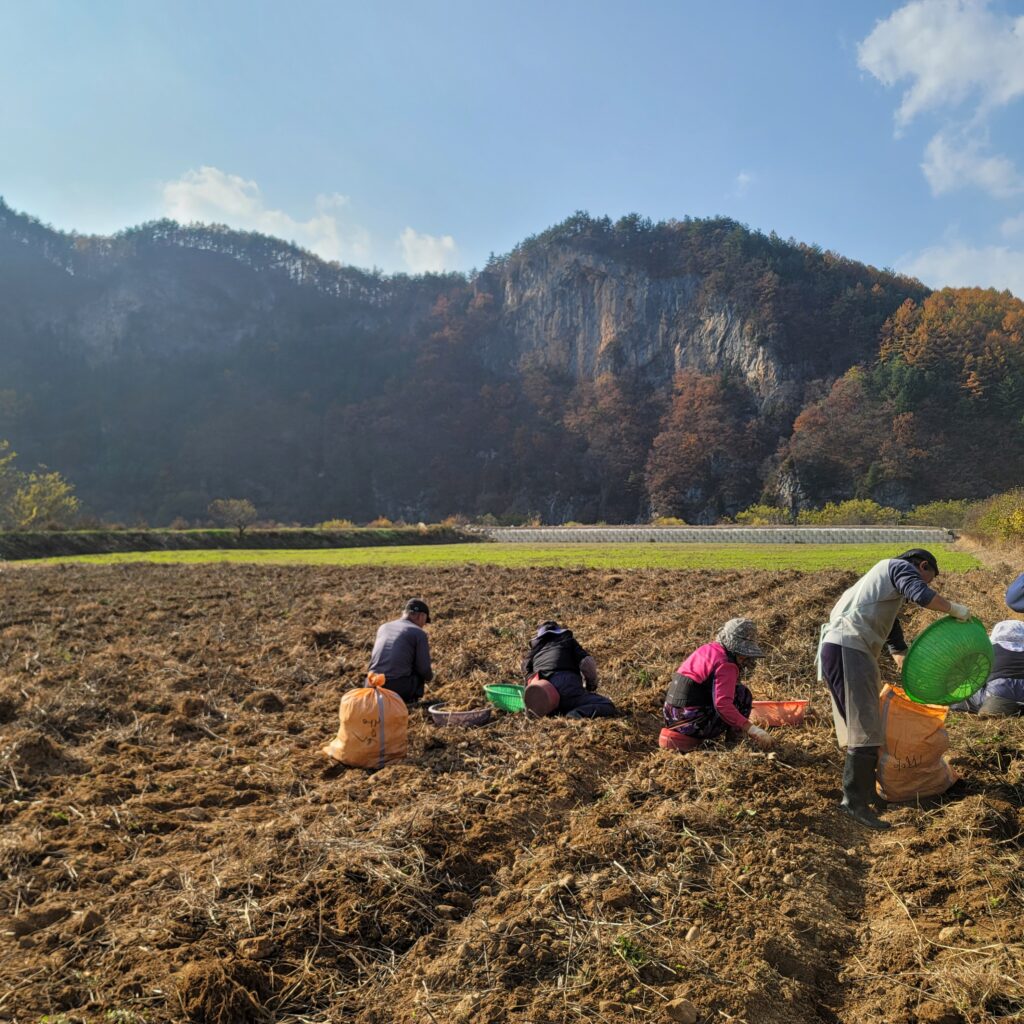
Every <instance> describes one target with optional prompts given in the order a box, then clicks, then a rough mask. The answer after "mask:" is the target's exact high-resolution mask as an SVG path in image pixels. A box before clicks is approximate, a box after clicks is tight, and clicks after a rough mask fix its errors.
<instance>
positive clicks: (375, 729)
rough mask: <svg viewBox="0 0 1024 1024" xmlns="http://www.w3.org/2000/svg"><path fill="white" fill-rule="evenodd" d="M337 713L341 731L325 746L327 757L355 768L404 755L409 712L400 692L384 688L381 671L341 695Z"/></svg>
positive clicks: (406, 747)
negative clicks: (358, 686)
mask: <svg viewBox="0 0 1024 1024" xmlns="http://www.w3.org/2000/svg"><path fill="white" fill-rule="evenodd" d="M338 717H339V719H340V720H341V721H340V724H339V726H338V735H337V736H336V737H335V738H334V739H333V740H331V742H330V743H328V744H327V746H325V747H324V748H323V752H324V753H325V754H326V755H327V756H328V757H332V758H334V760H335V761H340V762H341V763H342V764H347V765H349V766H350V767H352V768H383V767H384V765H386V764H390V763H391V762H392V761H401V760H402V758H403V757H405V754H406V751H407V750H408V747H409V743H408V730H409V712H408V710H406V707H405V701H403V700H402V698H401V697H399V696H398V694H397V693H395V692H394V691H393V690H385V689H384V676H382V675H381V674H380V673H379V672H371V673H370V674H369V675H368V676H367V677H366V686H363V687H360V688H359V689H358V690H349V692H348V693H346V694H345V696H344V697H342V698H341V707H340V708H339V709H338Z"/></svg>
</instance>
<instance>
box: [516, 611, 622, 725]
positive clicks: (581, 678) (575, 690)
mask: <svg viewBox="0 0 1024 1024" xmlns="http://www.w3.org/2000/svg"><path fill="white" fill-rule="evenodd" d="M522 671H523V675H524V676H526V678H527V680H528V681H529V680H531V679H532V678H534V677H540V679H543V680H546V681H547V682H549V683H550V684H551V685H552V686H553V687H554V688H555V689H556V690H557V691H558V707H557V708H556V709H555V711H554V714H558V715H565V717H566V718H612V717H613V716H614V715H616V714H617V713H618V712H617V710H616V707H615V705H614V704H613V703H612V702H611V700H609V698H607V697H605V696H604V695H603V694H600V693H598V692H597V662H596V661H595V660H594V657H593V655H592V654H590V653H589V652H588V651H586V650H585V649H584V648H583V647H582V646H581V645H580V643H579V641H578V640H577V639H576V637H574V636H573V634H572V630H571V629H566V628H565V627H564V626H560V625H559V624H558V623H557V622H555V621H554V620H552V619H548V620H547V621H545V622H542V623H541V624H540V625H539V626H538V627H537V632H536V633H535V634H534V636H533V639H531V640H530V645H529V647H528V648H527V651H526V654H524V655H523V661H522Z"/></svg>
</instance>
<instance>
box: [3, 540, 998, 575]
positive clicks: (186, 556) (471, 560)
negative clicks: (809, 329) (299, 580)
mask: <svg viewBox="0 0 1024 1024" xmlns="http://www.w3.org/2000/svg"><path fill="white" fill-rule="evenodd" d="M896 554H899V549H898V546H894V545H891V544H644V543H641V544H434V545H426V546H419V545H417V546H415V547H388V548H379V547H378V548H338V549H330V550H287V551H282V550H268V551H259V550H253V551H247V550H242V551H238V550H234V551H226V550H215V551H146V552H140V553H138V554H132V553H125V552H121V553H117V554H108V555H78V556H75V557H69V558H44V559H36V560H32V561H24V562H19V563H11V564H12V565H13V564H18V565H26V566H28V565H52V564H57V563H60V564H72V563H88V564H91V565H120V564H124V563H125V562H151V563H156V564H160V565H205V564H208V563H211V562H243V563H245V564H248V565H379V566H389V565H396V566H451V565H470V564H476V565H500V566H508V567H511V568H526V567H529V566H556V567H561V568H577V567H589V568H599V569H800V570H804V571H807V572H813V571H816V570H818V569H852V570H855V571H857V572H864V571H865V570H866V569H869V568H870V567H871V566H872V565H874V564H875V562H878V561H880V560H881V559H883V558H892V557H893V555H896ZM935 556H936V557H937V558H938V560H939V567H940V568H941V569H942V571H943V572H964V571H966V570H968V569H976V568H978V567H979V566H980V564H981V563H980V562H978V561H977V559H975V558H974V557H973V556H971V555H968V554H966V553H965V552H962V551H956V550H954V549H953V548H951V547H948V546H947V545H937V546H936V550H935Z"/></svg>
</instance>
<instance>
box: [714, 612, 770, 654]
mask: <svg viewBox="0 0 1024 1024" xmlns="http://www.w3.org/2000/svg"><path fill="white" fill-rule="evenodd" d="M715 639H716V640H717V641H718V642H719V643H720V644H721V645H722V646H723V647H724V648H725V649H726V650H727V651H728V652H729V653H730V654H743V655H745V656H746V657H748V658H763V657H764V651H763V650H761V647H760V645H759V644H758V642H757V626H755V625H754V623H753V622H751V620H750V619H730V620H729V621H728V622H727V623H726V624H725V625H724V626H723V627H722V628H721V629H720V630H719V631H718V633H717V634H716V635H715Z"/></svg>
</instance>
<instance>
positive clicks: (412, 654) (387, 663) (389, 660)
mask: <svg viewBox="0 0 1024 1024" xmlns="http://www.w3.org/2000/svg"><path fill="white" fill-rule="evenodd" d="M429 621H430V609H429V608H428V607H427V604H426V602H425V601H421V600H420V599H419V598H418V597H414V598H412V599H411V600H409V601H407V602H406V604H405V611H404V612H403V613H402V617H401V618H400V619H395V620H394V621H393V622H385V623H384V625H383V626H381V627H380V629H378V630H377V639H376V640H374V642H373V653H372V654H371V655H370V671H371V672H380V673H381V674H382V675H383V676H384V678H385V680H386V682H385V683H384V686H385V689H388V690H394V691H395V693H397V694H398V696H399V697H401V698H402V700H404V701H405V703H406V704H415V703H416V701H418V700H419V699H420V698H421V697H422V696H423V686H424V684H425V683H429V682H430V680H431V679H433V678H434V669H433V666H432V665H431V663H430V641H429V640H428V639H427V634H426V631H425V630H424V629H423V627H424V626H425V625H426V624H427V623H428V622H429Z"/></svg>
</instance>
